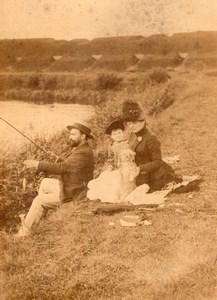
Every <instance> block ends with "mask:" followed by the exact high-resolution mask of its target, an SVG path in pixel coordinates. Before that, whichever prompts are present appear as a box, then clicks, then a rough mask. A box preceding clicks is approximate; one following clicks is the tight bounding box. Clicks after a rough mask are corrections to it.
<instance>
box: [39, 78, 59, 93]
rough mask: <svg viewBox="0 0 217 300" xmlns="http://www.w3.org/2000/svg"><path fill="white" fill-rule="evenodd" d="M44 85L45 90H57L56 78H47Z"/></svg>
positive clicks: (44, 79)
mask: <svg viewBox="0 0 217 300" xmlns="http://www.w3.org/2000/svg"><path fill="white" fill-rule="evenodd" d="M42 85H43V89H44V90H52V89H55V88H56V87H57V78H56V77H55V76H45V77H44V78H43V83H42Z"/></svg>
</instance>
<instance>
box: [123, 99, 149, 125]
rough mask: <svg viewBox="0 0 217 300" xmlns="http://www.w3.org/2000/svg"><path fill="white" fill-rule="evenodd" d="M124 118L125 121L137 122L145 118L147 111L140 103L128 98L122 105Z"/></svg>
mask: <svg viewBox="0 0 217 300" xmlns="http://www.w3.org/2000/svg"><path fill="white" fill-rule="evenodd" d="M122 119H123V120H124V121H125V122H136V121H144V120H145V112H144V110H143V109H142V107H141V106H140V105H139V103H137V102H135V101H132V100H127V101H124V102H123V105H122Z"/></svg>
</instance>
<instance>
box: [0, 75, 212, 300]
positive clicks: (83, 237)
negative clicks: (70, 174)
mask: <svg viewBox="0 0 217 300" xmlns="http://www.w3.org/2000/svg"><path fill="white" fill-rule="evenodd" d="M169 75H170V76H171V77H172V78H171V79H169V80H166V82H161V83H156V82H155V83H153V82H152V83H151V84H150V82H149V83H148V84H147V83H145V84H142V88H141V89H139V88H138V85H137V84H135V81H136V82H137V79H136V80H135V81H134V83H133V80H132V84H131V85H130V86H129V88H128V89H127V88H126V89H125V91H123V89H122V88H121V89H119V88H118V87H117V90H116V88H115V89H114V90H113V89H107V90H104V89H102V90H100V91H98V92H99V93H100V95H101V96H100V97H102V96H103V95H106V96H105V98H104V101H103V102H101V103H99V105H98V106H95V107H96V114H97V115H96V119H95V121H93V126H94V134H95V135H96V136H97V137H100V136H101V135H102V132H103V128H104V125H105V123H106V121H107V120H108V118H109V114H111V115H112V114H114V113H117V111H118V108H119V109H120V102H118V100H119V101H122V100H124V99H125V98H126V97H129V96H131V97H134V98H135V99H136V100H139V101H140V102H141V103H142V104H143V106H144V107H145V108H146V111H147V113H148V117H147V118H148V123H149V126H150V127H151V129H153V131H154V132H155V133H156V134H157V135H158V136H159V138H160V140H161V142H162V150H163V154H164V155H170V156H172V155H177V154H179V155H180V158H181V161H180V162H179V163H178V164H177V165H176V171H177V172H179V173H181V174H185V175H186V174H187V175H193V174H199V175H203V182H202V183H201V185H200V191H193V192H191V193H186V194H173V195H171V196H170V197H169V198H168V201H167V202H166V205H165V207H164V209H163V210H162V211H159V212H154V213H150V214H148V216H147V218H148V220H149V221H151V222H152V225H151V226H142V227H135V228H122V227H120V224H119V219H120V217H121V215H123V214H124V213H122V214H116V215H114V216H103V215H98V216H94V215H89V214H88V209H89V205H88V204H85V203H83V204H81V205H80V206H74V205H73V204H72V203H69V204H67V205H64V206H62V208H61V209H60V210H59V211H58V212H56V213H54V214H53V215H51V216H50V218H47V219H46V220H44V221H43V222H42V223H41V224H40V226H39V227H38V228H37V229H36V232H35V234H34V235H33V236H32V237H30V238H27V239H25V240H22V241H16V240H15V239H14V238H13V237H11V236H10V235H9V234H7V233H4V232H1V242H2V243H1V247H2V250H3V251H2V253H3V255H2V257H1V258H0V259H2V264H1V265H2V271H3V273H2V283H3V284H4V290H3V294H2V295H3V297H5V298H3V299H8V300H12V299H21V298H22V299H57V300H58V299H62V300H63V299H84V300H85V299H141V300H142V299H150V300H158V299H165V300H173V299H176V300H183V299H186V300H188V299H189V300H192V299H193V300H194V299H195V300H196V299H204V300H205V299H206V300H207V299H208V300H214V299H216V298H217V290H216V286H217V278H216V265H217V254H216V253H217V235H216V225H217V219H216V212H217V204H216V193H217V190H216V184H217V177H216V168H215V165H216V158H217V157H216V156H217V155H216V145H215V144H216V143H215V140H216V128H217V119H216V114H217V105H216V97H217V88H216V87H217V80H216V77H211V76H206V74H204V72H199V73H196V72H190V73H189V71H188V72H186V71H185V70H183V71H180V72H173V71H171V73H169ZM118 76H121V74H120V75H118ZM130 76H132V78H133V77H134V76H135V75H130ZM124 81H125V78H124V79H123V80H122V82H120V83H119V84H120V85H121V84H123V82H124ZM145 82H146V81H145ZM122 87H123V86H122ZM136 88H138V89H137V90H136ZM136 91H137V92H136ZM165 95H166V96H165ZM169 95H170V97H171V98H169ZM168 98H169V99H172V101H169V102H167V99H168ZM148 100H149V101H150V102H148ZM154 100H155V101H154ZM165 104H166V105H165ZM167 104H169V105H167ZM106 116H107V118H106ZM60 141H61V143H62V142H64V137H60V136H59V135H58V136H55V135H54V137H53V139H51V141H50V142H49V144H47V141H46V145H48V146H51V148H53V149H58V148H59V147H60V145H59V144H60ZM98 142H99V143H100V142H101V140H100V138H99V139H98ZM102 144H103V142H102ZM19 151H20V152H19ZM19 151H18V152H19V153H17V154H16V155H17V156H16V157H11V156H10V154H9V157H8V158H7V157H4V159H5V162H6V163H9V164H10V165H11V168H13V167H15V166H16V165H18V168H19V167H21V164H22V159H23V158H24V156H25V155H26V153H27V151H28V153H29V155H30V154H32V157H36V158H37V157H41V156H42V153H36V150H35V149H34V147H31V146H29V148H28V149H26V148H25V149H23V150H22V149H20V150H19ZM2 162H3V161H2ZM4 170H5V172H6V173H5V175H7V176H8V177H7V178H8V179H9V180H11V181H12V177H10V176H9V171H10V170H9V169H8V167H7V168H6V167H5V169H4ZM7 172H8V173H7ZM17 172H18V170H17ZM12 175H13V174H12ZM12 175H11V176H12ZM15 175H16V176H17V173H16V174H15ZM28 176H29V180H30V183H31V184H32V186H29V187H28V194H26V195H22V193H21V190H22V182H21V181H19V183H18V193H17V192H16V190H13V189H12V187H13V185H10V184H8V187H10V188H11V189H12V190H9V191H8V193H9V194H10V197H11V199H8V200H10V201H12V203H15V200H17V197H18V196H19V197H21V196H22V197H23V198H22V199H21V198H20V204H23V203H24V201H26V203H27V202H28V203H30V201H31V199H32V197H33V196H34V195H33V193H32V194H31V193H30V190H31V189H32V188H34V189H35V188H36V187H37V180H38V179H39V178H36V179H37V180H35V181H34V180H33V178H34V174H29V175H28ZM16 185H17V183H16ZM19 189H20V190H19ZM19 191H20V194H19ZM6 194H7V193H6ZM4 196H5V195H4ZM30 198H31V199H30ZM13 201H14V202H13ZM19 208H20V207H19ZM76 210H79V211H80V212H81V213H80V214H79V213H77V212H76ZM82 212H83V213H84V214H82ZM134 213H136V214H138V213H139V211H135V212H134ZM10 217H12V216H10ZM111 221H112V222H115V226H114V227H110V226H109V222H111ZM11 225H13V224H11Z"/></svg>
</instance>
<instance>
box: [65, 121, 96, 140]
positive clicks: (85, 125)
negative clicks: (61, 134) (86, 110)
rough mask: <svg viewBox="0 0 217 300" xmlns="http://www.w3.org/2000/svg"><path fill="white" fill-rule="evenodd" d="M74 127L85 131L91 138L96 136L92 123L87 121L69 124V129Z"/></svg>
mask: <svg viewBox="0 0 217 300" xmlns="http://www.w3.org/2000/svg"><path fill="white" fill-rule="evenodd" d="M72 128H76V129H78V130H80V131H81V132H82V133H85V134H86V135H87V136H88V137H89V138H90V139H93V138H94V137H93V136H92V134H91V128H90V125H89V124H88V123H87V122H85V121H79V122H74V123H73V124H72V125H68V126H67V129H69V130H71V129H72Z"/></svg>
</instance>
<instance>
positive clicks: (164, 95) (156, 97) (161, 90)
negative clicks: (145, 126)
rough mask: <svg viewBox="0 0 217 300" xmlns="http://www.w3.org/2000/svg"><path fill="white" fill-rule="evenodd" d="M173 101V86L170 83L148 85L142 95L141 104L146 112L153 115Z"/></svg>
mask: <svg viewBox="0 0 217 300" xmlns="http://www.w3.org/2000/svg"><path fill="white" fill-rule="evenodd" d="M174 101H175V88H174V87H173V86H172V85H166V86H165V85H161V86H159V87H156V86H155V87H149V88H148V89H147V90H146V92H145V95H144V99H143V101H142V102H143V106H144V107H145V109H146V111H147V114H148V115H150V116H155V115H157V114H158V113H160V112H162V111H163V110H164V109H166V108H167V107H169V106H170V105H171V104H173V102H174Z"/></svg>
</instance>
